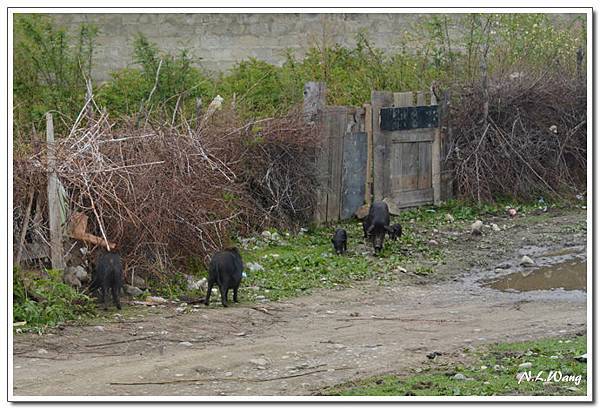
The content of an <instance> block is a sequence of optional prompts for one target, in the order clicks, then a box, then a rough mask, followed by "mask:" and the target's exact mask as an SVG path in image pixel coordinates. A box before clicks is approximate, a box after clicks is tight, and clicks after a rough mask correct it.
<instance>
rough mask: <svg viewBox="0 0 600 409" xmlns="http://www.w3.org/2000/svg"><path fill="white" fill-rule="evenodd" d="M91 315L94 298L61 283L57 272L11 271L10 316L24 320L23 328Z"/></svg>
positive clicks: (45, 325)
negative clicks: (29, 273)
mask: <svg viewBox="0 0 600 409" xmlns="http://www.w3.org/2000/svg"><path fill="white" fill-rule="evenodd" d="M32 292H33V294H32ZM94 315H95V304H94V302H93V300H92V299H91V298H90V297H88V296H86V295H85V294H82V293H80V292H78V291H77V290H75V289H73V288H72V287H71V286H69V285H68V284H65V283H63V282H62V280H61V272H60V271H58V270H48V271H47V276H45V277H42V278H39V277H38V278H32V277H29V276H26V275H25V273H23V272H20V271H19V270H18V269H15V270H14V271H13V319H14V321H15V322H23V321H25V322H26V328H34V329H38V330H42V329H43V328H44V327H47V326H51V327H52V326H56V325H59V324H60V323H63V322H65V321H69V320H76V319H81V318H83V317H91V316H94Z"/></svg>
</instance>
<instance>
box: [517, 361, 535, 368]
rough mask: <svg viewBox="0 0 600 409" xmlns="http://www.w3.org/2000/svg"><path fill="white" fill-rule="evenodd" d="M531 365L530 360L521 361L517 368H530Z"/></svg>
mask: <svg viewBox="0 0 600 409" xmlns="http://www.w3.org/2000/svg"><path fill="white" fill-rule="evenodd" d="M532 366H533V364H532V363H531V362H523V363H522V364H520V365H519V369H527V368H531V367H532Z"/></svg>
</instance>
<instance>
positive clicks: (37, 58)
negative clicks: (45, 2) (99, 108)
mask: <svg viewBox="0 0 600 409" xmlns="http://www.w3.org/2000/svg"><path fill="white" fill-rule="evenodd" d="M96 34H97V29H96V27H94V26H93V25H87V24H82V25H81V26H80V29H79V32H78V35H77V38H76V40H75V41H74V42H73V41H72V39H71V38H69V36H68V35H67V33H66V31H65V30H64V29H62V28H57V27H55V26H54V24H53V23H52V22H51V20H50V19H49V18H48V17H47V16H44V15H40V14H17V15H15V17H14V60H13V63H14V67H15V69H14V71H13V75H14V77H13V89H14V94H13V104H14V126H13V130H14V132H15V136H16V138H15V139H17V140H22V139H25V140H28V139H29V137H28V135H30V131H31V127H32V126H35V127H36V128H37V129H40V128H43V120H44V118H43V116H44V115H45V113H46V112H48V111H56V112H58V113H59V115H61V116H62V117H64V118H65V122H69V123H72V122H73V121H74V120H75V118H76V117H77V115H78V114H79V110H80V109H81V107H82V106H83V102H84V100H85V93H86V78H90V73H91V69H92V54H93V48H94V39H95V37H96ZM55 127H56V129H57V131H58V132H61V131H62V130H64V129H65V126H64V125H63V123H62V122H61V121H55Z"/></svg>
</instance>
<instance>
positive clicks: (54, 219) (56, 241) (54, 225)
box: [46, 113, 65, 270]
mask: <svg viewBox="0 0 600 409" xmlns="http://www.w3.org/2000/svg"><path fill="white" fill-rule="evenodd" d="M46 142H47V145H48V169H49V171H48V223H49V226H50V258H51V261H52V268H55V269H59V270H61V269H64V268H65V260H64V251H63V242H62V240H63V235H62V226H61V219H62V217H61V210H60V198H59V192H58V183H59V182H58V176H57V174H56V170H55V166H56V158H55V151H54V124H53V122H52V114H51V113H47V114H46Z"/></svg>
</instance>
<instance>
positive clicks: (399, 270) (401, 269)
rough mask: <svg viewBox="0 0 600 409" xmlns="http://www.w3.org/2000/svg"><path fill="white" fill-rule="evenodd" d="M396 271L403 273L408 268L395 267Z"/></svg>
mask: <svg viewBox="0 0 600 409" xmlns="http://www.w3.org/2000/svg"><path fill="white" fill-rule="evenodd" d="M396 271H397V272H399V273H404V274H405V273H407V272H408V270H407V269H405V268H404V267H398V268H397V269H396Z"/></svg>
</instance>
